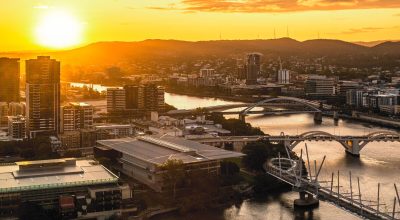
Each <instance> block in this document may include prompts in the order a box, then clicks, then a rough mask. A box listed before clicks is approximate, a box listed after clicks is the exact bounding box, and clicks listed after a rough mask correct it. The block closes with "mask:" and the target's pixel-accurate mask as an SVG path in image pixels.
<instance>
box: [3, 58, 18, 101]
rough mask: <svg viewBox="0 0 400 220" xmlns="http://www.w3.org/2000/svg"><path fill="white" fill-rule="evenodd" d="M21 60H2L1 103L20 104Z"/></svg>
mask: <svg viewBox="0 0 400 220" xmlns="http://www.w3.org/2000/svg"><path fill="white" fill-rule="evenodd" d="M19 76H20V65H19V58H6V57H1V58H0V79H1V80H0V102H7V103H8V102H19V101H20V100H19Z"/></svg>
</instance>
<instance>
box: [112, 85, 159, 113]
mask: <svg viewBox="0 0 400 220" xmlns="http://www.w3.org/2000/svg"><path fill="white" fill-rule="evenodd" d="M164 93H165V89H164V87H162V86H157V85H155V84H143V85H126V86H124V87H123V88H109V89H107V112H108V113H111V114H115V113H117V114H121V113H144V112H151V111H158V112H162V111H164V109H165V102H164Z"/></svg>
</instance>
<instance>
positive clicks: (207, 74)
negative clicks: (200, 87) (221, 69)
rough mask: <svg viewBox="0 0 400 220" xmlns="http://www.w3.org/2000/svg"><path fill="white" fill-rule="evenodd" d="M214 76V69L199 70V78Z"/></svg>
mask: <svg viewBox="0 0 400 220" xmlns="http://www.w3.org/2000/svg"><path fill="white" fill-rule="evenodd" d="M214 74H215V69H201V70H200V77H212V76H214Z"/></svg>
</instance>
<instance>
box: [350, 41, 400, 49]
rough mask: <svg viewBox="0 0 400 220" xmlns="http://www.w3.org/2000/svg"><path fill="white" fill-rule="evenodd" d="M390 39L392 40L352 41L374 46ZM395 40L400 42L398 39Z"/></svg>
mask: <svg viewBox="0 0 400 220" xmlns="http://www.w3.org/2000/svg"><path fill="white" fill-rule="evenodd" d="M388 41H390V40H377V41H357V42H352V43H354V44H358V45H361V46H366V47H374V46H376V45H378V44H381V43H385V42H388ZM394 42H400V41H397V40H396V41H394Z"/></svg>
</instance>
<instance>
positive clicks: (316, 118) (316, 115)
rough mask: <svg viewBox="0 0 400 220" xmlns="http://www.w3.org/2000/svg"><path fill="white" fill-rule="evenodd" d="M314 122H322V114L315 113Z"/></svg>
mask: <svg viewBox="0 0 400 220" xmlns="http://www.w3.org/2000/svg"><path fill="white" fill-rule="evenodd" d="M314 121H315V122H322V112H314Z"/></svg>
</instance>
